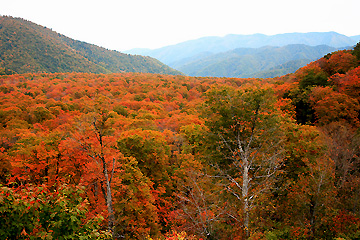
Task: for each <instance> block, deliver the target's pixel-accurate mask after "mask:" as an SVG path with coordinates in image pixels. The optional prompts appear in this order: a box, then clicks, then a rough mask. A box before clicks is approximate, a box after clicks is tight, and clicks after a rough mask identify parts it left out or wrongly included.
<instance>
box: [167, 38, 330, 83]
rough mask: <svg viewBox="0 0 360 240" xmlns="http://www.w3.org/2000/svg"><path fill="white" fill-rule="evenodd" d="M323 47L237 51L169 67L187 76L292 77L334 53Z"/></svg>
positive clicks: (289, 46)
mask: <svg viewBox="0 0 360 240" xmlns="http://www.w3.org/2000/svg"><path fill="white" fill-rule="evenodd" d="M335 50H336V49H335V48H333V47H329V46H326V45H320V46H315V47H311V46H307V45H303V44H294V45H286V46H283V47H271V46H266V47H262V48H237V49H234V50H231V51H228V52H224V53H218V54H213V55H210V56H207V57H202V58H200V59H196V60H194V61H189V62H187V63H186V64H184V63H180V64H179V65H178V64H176V63H174V64H173V66H174V67H175V68H176V69H179V70H180V71H181V72H183V73H185V74H187V75H189V76H214V77H238V78H240V77H242V78H244V77H245V78H246V77H258V76H263V77H269V78H271V77H277V76H282V75H285V74H288V73H293V72H295V71H296V70H297V69H299V68H300V67H303V66H305V65H306V64H308V63H310V62H311V61H314V60H317V59H319V58H321V57H323V56H324V55H326V54H328V53H330V52H333V51H335Z"/></svg>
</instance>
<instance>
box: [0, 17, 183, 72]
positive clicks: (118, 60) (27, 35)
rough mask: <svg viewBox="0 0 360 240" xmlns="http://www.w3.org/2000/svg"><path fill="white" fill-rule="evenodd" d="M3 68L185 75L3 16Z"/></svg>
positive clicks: (0, 46) (0, 23) (0, 43)
mask: <svg viewBox="0 0 360 240" xmlns="http://www.w3.org/2000/svg"><path fill="white" fill-rule="evenodd" d="M0 67H2V68H5V69H10V70H12V71H15V72H17V73H27V72H91V73H115V72H148V73H162V74H181V73H180V72H178V71H176V70H174V69H172V68H170V67H168V66H166V65H165V64H163V63H161V62H160V61H158V60H156V59H154V58H151V57H143V56H138V55H129V54H123V53H120V52H117V51H110V50H107V49H104V48H101V47H98V46H95V45H92V44H88V43H85V42H80V41H77V40H73V39H70V38H68V37H66V36H64V35H61V34H58V33H56V32H54V31H52V30H50V29H48V28H46V27H42V26H39V25H37V24H34V23H32V22H30V21H26V20H23V19H20V18H12V17H6V16H0Z"/></svg>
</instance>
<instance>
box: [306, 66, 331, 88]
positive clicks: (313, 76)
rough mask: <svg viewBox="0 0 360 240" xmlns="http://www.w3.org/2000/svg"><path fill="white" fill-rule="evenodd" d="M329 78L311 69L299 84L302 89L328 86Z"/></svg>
mask: <svg viewBox="0 0 360 240" xmlns="http://www.w3.org/2000/svg"><path fill="white" fill-rule="evenodd" d="M327 78H328V76H327V75H326V73H325V72H315V70H314V69H309V70H308V71H307V72H306V74H304V75H303V76H302V78H301V80H300V82H299V87H300V89H306V88H308V87H313V86H327V85H328V82H327Z"/></svg>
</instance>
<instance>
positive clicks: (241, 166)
mask: <svg viewBox="0 0 360 240" xmlns="http://www.w3.org/2000/svg"><path fill="white" fill-rule="evenodd" d="M206 96H207V100H206V114H207V115H208V121H207V122H206V124H207V126H208V127H209V129H210V131H211V136H210V138H211V139H212V143H211V144H213V145H214V146H216V149H213V150H214V151H213V153H214V155H213V159H214V157H215V159H216V160H215V161H211V164H212V165H213V166H215V167H216V168H217V169H218V170H219V174H220V176H221V177H222V178H223V179H224V182H223V184H224V188H226V189H227V190H228V191H229V192H230V193H231V194H233V195H234V196H235V197H236V198H237V200H238V201H239V203H240V204H241V206H242V218H243V230H244V238H246V237H248V236H249V233H250V223H251V219H250V213H251V209H252V208H253V207H254V206H255V204H256V199H257V198H258V197H259V196H260V195H261V194H262V193H263V192H264V191H266V190H267V189H269V188H270V186H271V179H272V177H274V176H275V175H276V174H277V170H278V169H279V166H280V165H281V161H282V152H283V151H282V147H281V141H282V138H283V131H282V128H281V126H282V122H283V121H284V119H283V115H282V113H281V111H280V110H279V109H278V108H277V107H276V104H275V103H276V99H275V97H274V94H273V93H272V91H271V90H270V89H269V88H256V87H255V88H251V89H239V90H236V89H234V88H230V87H220V88H214V89H212V90H210V91H209V92H208V93H207V95H206Z"/></svg>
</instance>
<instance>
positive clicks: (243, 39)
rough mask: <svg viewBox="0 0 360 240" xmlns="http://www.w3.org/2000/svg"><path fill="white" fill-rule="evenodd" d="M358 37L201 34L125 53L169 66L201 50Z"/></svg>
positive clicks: (335, 42)
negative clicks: (153, 59)
mask: <svg viewBox="0 0 360 240" xmlns="http://www.w3.org/2000/svg"><path fill="white" fill-rule="evenodd" d="M357 39H358V36H354V37H347V36H345V35H342V34H339V33H336V32H309V33H284V34H277V35H264V34H252V35H236V34H229V35H226V36H225V37H203V38H199V39H195V40H190V41H186V42H182V43H179V44H175V45H171V46H166V47H162V48H158V49H153V50H150V49H133V50H128V51H125V52H126V53H136V54H140V55H148V56H151V57H154V58H157V59H159V60H160V61H162V62H164V63H165V64H168V65H169V66H172V63H173V62H176V61H179V60H181V59H184V58H189V57H192V56H195V55H198V54H199V53H202V52H210V53H213V54H215V53H219V52H225V51H229V50H233V49H236V48H260V47H264V46H273V47H281V46H286V45H290V44H305V45H309V46H318V45H328V46H330V47H335V48H341V47H347V46H353V45H355V44H356V43H357Z"/></svg>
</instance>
